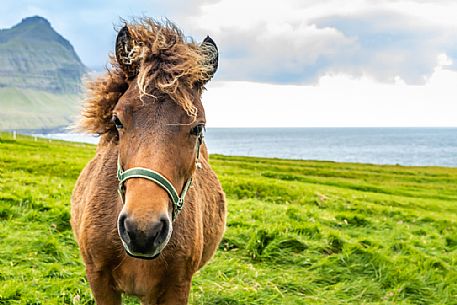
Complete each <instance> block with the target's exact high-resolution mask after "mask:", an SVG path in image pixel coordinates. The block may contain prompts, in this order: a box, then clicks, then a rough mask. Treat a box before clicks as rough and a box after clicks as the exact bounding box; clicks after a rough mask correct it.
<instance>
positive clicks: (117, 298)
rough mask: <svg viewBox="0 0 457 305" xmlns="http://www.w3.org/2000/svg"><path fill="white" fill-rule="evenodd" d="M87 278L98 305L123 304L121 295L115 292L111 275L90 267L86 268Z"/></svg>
mask: <svg viewBox="0 0 457 305" xmlns="http://www.w3.org/2000/svg"><path fill="white" fill-rule="evenodd" d="M86 276H87V279H88V280H89V284H90V288H91V290H92V294H93V295H94V298H95V303H96V304H97V305H120V304H121V300H122V297H121V294H120V292H118V291H116V290H114V287H113V282H112V281H113V280H112V277H111V275H110V274H108V273H107V272H103V271H93V270H91V269H90V268H89V267H86Z"/></svg>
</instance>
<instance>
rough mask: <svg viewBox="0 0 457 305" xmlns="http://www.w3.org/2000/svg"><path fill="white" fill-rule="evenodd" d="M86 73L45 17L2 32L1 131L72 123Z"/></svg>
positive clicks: (25, 20)
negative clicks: (82, 80)
mask: <svg viewBox="0 0 457 305" xmlns="http://www.w3.org/2000/svg"><path fill="white" fill-rule="evenodd" d="M86 72H87V68H86V67H85V66H84V65H83V64H82V63H81V60H80V59H79V57H78V55H77V54H76V52H75V50H74V48H73V46H72V45H71V44H70V42H69V41H68V40H66V39H65V38H63V37H62V36H61V35H60V34H58V33H57V32H56V31H55V30H54V29H53V28H52V26H51V24H50V23H49V21H47V20H46V19H45V18H42V17H38V16H35V17H29V18H25V19H23V20H22V21H21V22H20V23H19V24H17V25H15V26H14V27H12V28H10V29H3V30H0V109H1V110H2V111H0V130H1V129H20V130H26V129H28V130H33V129H55V128H62V127H65V126H68V125H69V124H71V123H72V122H73V121H74V116H75V115H76V114H77V113H78V111H77V109H78V105H79V104H80V103H79V101H80V95H81V92H82V91H81V78H82V77H83V75H84V74H85V73H86Z"/></svg>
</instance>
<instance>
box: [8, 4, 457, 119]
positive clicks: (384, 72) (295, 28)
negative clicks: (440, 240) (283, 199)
mask: <svg viewBox="0 0 457 305" xmlns="http://www.w3.org/2000/svg"><path fill="white" fill-rule="evenodd" d="M456 11H457V3H456V2H455V1H447V0H442V1H428V0H408V1H394V0H379V1H370V0H349V1H340V0H283V1H274V2H273V1H260V0H219V1H208V0H189V1H177V0H169V1H156V0H153V1H146V0H134V1H125V0H124V1H119V0H112V1H108V0H103V1H89V0H80V1H68V0H66V1H55V0H14V1H12V0H6V1H2V12H8V13H7V14H1V17H2V18H0V28H7V27H11V26H12V25H14V24H16V23H18V22H19V21H20V20H21V18H24V17H27V16H32V15H40V16H43V17H45V18H47V19H48V20H49V21H50V22H51V24H52V25H53V27H54V28H55V29H56V30H57V31H58V32H59V33H61V34H62V35H63V36H64V37H65V38H67V39H68V40H70V41H71V43H72V44H73V45H74V47H75V49H76V51H77V52H78V54H79V55H80V57H81V59H82V61H83V62H84V63H85V64H86V65H88V66H89V67H100V66H103V65H104V64H105V63H106V59H107V54H108V52H111V51H112V49H113V45H114V40H115V31H114V29H113V27H114V26H115V25H119V24H120V18H127V19H128V18H131V17H134V16H152V17H156V18H161V17H167V18H169V19H170V20H172V21H174V22H175V23H176V24H177V25H178V26H180V27H181V28H182V30H183V31H184V33H186V34H187V35H189V36H192V37H193V38H195V39H196V40H197V41H198V40H201V39H202V38H203V37H205V36H206V35H207V34H209V35H210V36H212V37H213V38H214V39H215V41H216V42H217V43H218V45H219V49H220V70H219V71H218V73H217V76H216V78H215V82H214V83H213V85H212V86H213V87H214V92H215V93H218V94H220V95H217V96H214V94H210V96H211V97H212V99H216V100H222V101H221V102H219V103H218V102H214V103H217V104H211V106H209V108H210V109H211V111H210V112H212V113H214V116H215V118H216V119H217V120H219V121H221V120H222V121H223V122H224V123H223V124H221V123H215V124H214V125H223V126H226V125H227V126H251V125H254V126H327V125H332V126H371V125H373V126H394V125H395V126H399V125H405V126H412V125H414V126H442V125H443V126H450V125H452V126H457V117H456V116H455V115H454V116H452V115H450V114H449V112H451V111H453V112H454V113H457V108H456V106H455V105H454V104H455V103H454V102H452V100H455V97H456V94H455V93H454V92H453V90H452V86H451V85H452V84H453V81H454V80H455V79H454V77H455V73H456V72H455V62H456V59H457V58H456V57H457V18H455V12H456ZM329 84H332V85H331V86H330V87H328V86H329ZM341 84H344V86H346V87H343V88H340V85H341ZM234 85H237V86H235V87H233V86H234ZM332 86H333V87H332ZM347 86H349V88H352V87H353V88H352V89H350V90H351V92H352V93H353V95H350V96H351V99H350V100H345V99H344V96H345V95H346V96H347V95H348V94H347V92H346V91H345V90H344V89H345V88H348V87H347ZM351 86H352V87H351ZM210 88H211V86H210ZM224 88H225V89H224ZM241 88H242V89H241ZM338 88H340V89H338ZM401 88H403V89H401ZM237 89H239V90H240V91H239V92H238V94H237V95H235V96H234V97H233V98H234V99H236V101H228V100H226V98H225V97H226V96H230V94H227V92H226V91H224V90H231V92H232V91H233V90H235V91H236V90H237ZM324 89H325V90H327V91H328V90H330V91H333V92H338V90H341V93H340V94H341V95H342V96H341V97H340V98H339V99H338V100H333V101H331V100H329V99H333V98H334V97H330V96H328V92H326V91H324ZM316 90H317V91H316ZM367 90H368V91H367ZM378 90H379V93H378ZM399 90H400V91H399ZM421 90H428V91H427V92H432V91H433V90H436V92H435V91H433V92H435V93H427V94H418V92H421ZM443 90H446V91H443ZM265 92H269V94H265ZM279 92H281V94H279ZM290 92H294V94H295V95H290V94H289V93H290ZM310 92H313V93H310ZM357 92H359V94H357ZM367 92H368V93H369V92H371V93H372V94H373V96H370V95H369V94H368V93H367ZM386 92H387V93H388V92H391V93H392V96H385V94H386ZM444 92H445V94H444ZM241 93H242V94H241ZM284 94H286V95H287V96H288V99H287V100H285V101H281V103H282V104H284V105H286V106H287V107H281V111H282V112H281V111H279V112H278V110H277V105H275V102H277V101H275V100H272V99H271V96H277V98H280V97H281V96H283V95H284ZM379 96H382V97H383V99H384V100H386V99H389V100H395V101H396V104H395V107H396V109H394V110H396V112H398V113H400V117H399V118H398V119H395V120H393V119H392V117H396V114H395V115H394V116H392V115H391V114H392V111H387V110H386V111H385V114H384V115H381V113H383V112H382V111H374V112H370V109H383V100H378V99H377V97H379ZM421 96H426V97H427V100H425V97H422V98H421ZM438 97H439V99H438ZM310 98H312V99H313V100H309V99H310ZM418 98H419V100H420V101H418V100H417V99H418ZM399 99H402V100H403V101H402V100H399ZM411 99H415V100H416V102H417V104H414V103H413V104H411V101H410V100H411ZM422 99H424V100H422ZM364 102H365V103H367V104H366V105H368V106H369V107H368V109H365V108H366V107H360V105H362V104H363V103H364ZM211 103H213V102H211ZM228 103H231V104H232V105H228ZM236 103H241V105H242V104H246V103H251V104H252V105H253V107H254V106H259V105H257V104H258V103H262V105H269V106H268V107H266V109H268V108H272V109H275V108H276V111H273V112H271V113H264V114H263V116H262V117H260V118H254V120H253V118H252V117H246V118H245V119H244V120H243V121H240V120H234V121H233V122H231V121H227V120H226V117H224V116H223V114H224V112H226V109H228V107H229V106H233V105H234V104H236ZM288 103H289V104H288ZM440 103H441V104H440ZM340 104H343V105H345V107H344V109H340V110H339V111H338V112H335V115H330V114H331V113H332V111H331V110H332V109H339V107H340ZM322 105H325V107H324V108H322V109H321V106H322ZM363 105H365V104H363ZM415 105H418V107H416V106H415ZM419 106H420V107H419ZM332 107H333V108H332ZM438 108H440V109H441V111H438V112H437V111H435V109H438ZM287 109H289V110H287ZM329 110H330V111H329ZM263 111H267V110H263ZM341 111H343V113H345V111H346V112H347V113H346V114H345V116H347V119H343V120H342V119H341V117H340V116H339V114H341V113H342V112H341ZM297 113H298V114H300V115H299V116H297ZM373 113H374V114H376V113H378V114H377V115H374V114H373ZM427 114H428V115H427ZM259 115H260V114H259ZM238 117H239V116H238ZM316 117H317V118H321V119H320V121H319V120H316V119H315V118H316ZM265 118H269V119H268V120H266V119H265ZM325 118H327V119H325ZM310 122H311V123H310Z"/></svg>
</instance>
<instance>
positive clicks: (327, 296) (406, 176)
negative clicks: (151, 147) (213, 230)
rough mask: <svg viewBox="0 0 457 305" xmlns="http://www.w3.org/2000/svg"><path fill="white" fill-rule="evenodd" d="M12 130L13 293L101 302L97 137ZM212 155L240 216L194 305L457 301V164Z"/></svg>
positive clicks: (1, 260)
mask: <svg viewBox="0 0 457 305" xmlns="http://www.w3.org/2000/svg"><path fill="white" fill-rule="evenodd" d="M0 139H1V140H0V304H94V301H93V300H92V298H91V296H90V291H89V288H88V283H87V281H86V279H85V277H84V267H83V265H82V263H81V259H80V258H79V253H78V249H77V247H76V244H75V242H74V240H73V236H72V232H71V229H70V225H69V198H70V194H71V190H72V188H73V185H74V183H75V180H76V178H77V176H78V174H79V172H80V170H81V169H82V167H83V166H84V164H85V163H86V162H87V161H88V160H89V158H91V157H92V155H93V154H94V151H95V148H94V147H93V146H90V145H83V144H75V143H64V142H58V141H53V142H48V141H47V140H38V141H37V142H35V141H33V140H32V139H30V138H26V137H22V136H21V137H19V138H18V140H17V141H13V140H11V137H10V136H9V135H6V134H0ZM211 163H212V165H213V167H214V169H215V170H216V172H217V173H218V175H219V178H220V179H221V181H222V184H223V186H224V189H225V191H226V194H227V198H228V203H229V216H228V227H227V231H226V234H225V237H224V240H223V242H222V244H221V246H220V249H219V251H218V252H217V254H216V256H215V258H214V259H213V260H212V262H211V263H210V264H209V265H207V266H206V267H205V268H204V269H203V270H201V271H200V272H199V273H198V274H197V275H196V276H195V277H194V281H193V288H192V293H191V297H190V303H191V304H220V305H221V304H227V305H229V304H230V305H236V304H258V305H260V304H262V305H264V304H326V305H328V304H330V305H331V304H457V169H456V168H440V167H402V166H378V165H367V164H351V163H333V162H317V161H290V160H279V159H261V158H247V157H224V156H219V155H213V156H211ZM125 303H126V304H138V303H137V301H136V300H135V299H133V298H128V299H126V301H125Z"/></svg>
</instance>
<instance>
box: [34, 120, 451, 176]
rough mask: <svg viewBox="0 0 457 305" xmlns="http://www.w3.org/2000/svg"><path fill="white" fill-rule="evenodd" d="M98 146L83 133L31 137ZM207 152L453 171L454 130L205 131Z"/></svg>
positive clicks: (427, 128) (393, 128)
mask: <svg viewBox="0 0 457 305" xmlns="http://www.w3.org/2000/svg"><path fill="white" fill-rule="evenodd" d="M35 135H36V136H40V137H45V138H48V139H56V140H67V141H73V142H83V143H90V144H97V143H98V137H96V136H92V135H87V134H75V133H58V134H35ZM205 141H206V143H207V146H208V150H209V152H210V154H222V155H228V156H252V157H266V158H281V159H293V160H319V161H335V162H355V163H369V164H390V165H405V166H450V167H457V127H255V128H250V127H240V128H232V127H229V128H228V127H209V128H207V131H206V133H205Z"/></svg>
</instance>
